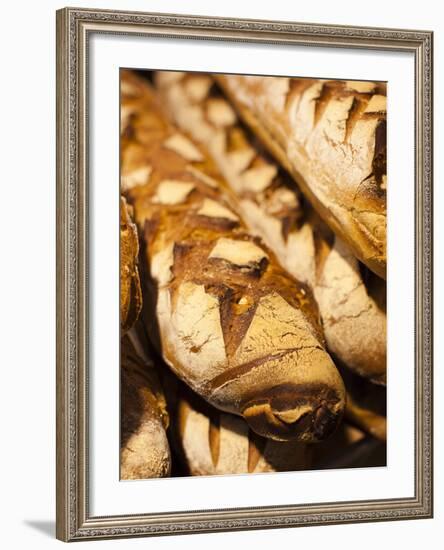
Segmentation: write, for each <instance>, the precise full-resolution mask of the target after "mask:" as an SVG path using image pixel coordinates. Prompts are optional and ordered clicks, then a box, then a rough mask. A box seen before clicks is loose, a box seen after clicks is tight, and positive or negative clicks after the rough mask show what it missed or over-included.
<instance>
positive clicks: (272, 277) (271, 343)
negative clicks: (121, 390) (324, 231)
mask: <svg viewBox="0 0 444 550" xmlns="http://www.w3.org/2000/svg"><path fill="white" fill-rule="evenodd" d="M122 77H123V78H124V79H129V80H131V79H137V77H135V75H132V74H130V73H128V72H122ZM122 100H123V103H125V97H124V96H123V98H122ZM144 118H146V119H147V120H148V121H149V124H150V125H151V127H154V128H156V132H151V133H148V132H147V131H146V129H145V128H144V126H143V123H142V119H144ZM157 119H158V120H157ZM178 135H180V134H179V132H178V131H177V130H176V129H175V128H173V127H172V126H170V125H169V123H168V122H167V119H166V117H165V115H164V114H163V111H162V107H161V106H160V104H159V102H158V99H157V97H156V96H155V94H154V92H153V90H152V89H151V88H150V87H149V85H147V84H146V85H145V87H144V91H143V93H142V94H141V95H140V110H139V111H138V110H137V109H135V110H134V112H133V114H132V118H131V120H130V122H129V126H128V130H127V132H126V134H125V136H126V137H125V139H122V164H123V165H125V160H126V155H127V154H128V151H131V148H134V147H137V146H138V145H139V144H141V143H143V149H144V151H143V155H141V156H140V158H139V162H140V165H144V164H148V165H149V166H151V167H152V173H151V176H150V179H149V182H148V183H147V184H145V185H143V186H138V187H133V188H132V189H130V190H129V192H128V198H129V200H130V201H131V203H132V204H133V205H134V209H135V218H136V221H137V224H138V226H139V228H140V230H141V232H142V235H143V237H144V241H145V253H144V260H143V261H144V262H145V263H146V268H147V269H148V272H149V273H150V275H151V279H150V281H149V285H150V286H149V291H151V292H154V293H155V298H154V300H152V301H153V303H154V307H155V313H156V317H157V324H158V333H159V342H158V345H159V349H160V351H161V352H162V355H163V357H164V359H165V360H166V362H167V363H168V364H169V366H170V367H171V368H172V370H173V371H174V372H175V373H176V374H177V375H178V376H179V377H181V378H182V379H183V380H184V381H185V382H186V383H187V384H188V385H190V386H191V388H193V389H194V390H195V391H196V392H197V393H199V394H200V395H201V396H203V397H204V398H205V399H206V400H208V401H209V402H210V403H211V404H213V405H215V406H216V407H218V408H220V409H222V410H224V411H227V412H232V413H235V414H238V415H243V416H245V418H246V419H247V421H248V422H249V423H250V426H252V427H253V429H254V430H255V431H257V432H258V433H259V434H262V435H265V436H266V437H271V438H274V439H282V440H286V439H299V440H304V441H313V440H320V439H323V438H324V437H327V436H328V435H329V434H330V433H331V431H332V430H333V429H334V428H335V426H336V425H337V423H338V422H339V421H340V419H341V416H342V412H343V408H344V400H345V394H344V387H343V383H342V379H341V377H340V375H339V373H338V371H337V370H336V367H335V366H334V364H333V362H332V360H331V358H330V357H329V355H328V354H327V353H326V351H325V349H324V347H323V336H322V330H321V327H320V324H319V314H318V311H317V308H316V304H315V302H314V300H313V297H312V294H311V292H310V290H309V289H308V287H306V286H305V285H303V284H301V283H299V282H298V281H296V280H295V279H293V278H291V277H290V276H289V275H288V274H287V273H286V272H285V271H284V270H283V269H282V268H281V267H280V266H279V264H278V263H277V261H276V259H275V257H274V255H273V254H272V253H271V252H270V251H269V250H268V249H267V248H266V247H265V245H264V244H263V243H262V241H261V240H260V239H259V238H256V237H253V236H251V235H250V234H249V233H248V231H247V229H246V227H245V224H244V222H243V221H242V219H241V217H240V216H239V220H238V221H235V220H233V219H230V218H232V217H233V216H229V217H228V218H223V217H219V216H214V217H213V216H202V215H199V214H198V212H199V210H200V209H202V208H205V201H206V200H208V199H209V200H212V201H215V202H217V203H218V204H220V205H221V206H223V207H224V208H227V209H228V210H230V211H232V212H233V214H234V215H235V216H236V217H238V212H236V208H235V207H234V206H233V204H235V201H234V200H233V197H232V195H231V193H230V191H229V189H228V188H227V185H226V183H225V182H224V181H223V179H222V176H221V175H220V173H219V172H218V171H217V169H216V167H215V165H214V164H213V162H212V161H211V159H210V157H208V155H207V154H206V153H205V152H204V151H203V149H201V148H200V147H199V146H197V145H195V144H194V143H192V142H191V140H190V138H189V137H186V140H188V141H189V142H190V143H192V145H193V148H195V149H196V150H198V151H199V155H194V159H195V160H191V159H190V158H189V157H190V154H189V153H188V151H190V150H191V148H188V149H187V152H184V150H180V147H179V148H177V146H175V150H172V149H171V147H165V142H167V143H169V144H170V145H171V142H170V141H169V140H170V139H171V136H178ZM175 140H176V145H177V137H175ZM179 141H180V140H179ZM180 143H182V141H180ZM134 158H135V156H134V155H133V156H132V159H133V160H134ZM190 165H191V166H193V168H194V169H195V170H198V171H200V172H202V173H204V174H205V175H207V176H208V177H209V178H211V181H216V182H217V183H218V186H217V188H216V187H211V186H209V185H207V184H206V183H205V182H204V181H203V180H202V179H199V178H198V177H196V176H194V175H193V173H192V171H191V172H190V170H189V167H190ZM137 167H138V166H137V163H135V165H134V166H133V168H137ZM165 180H174V181H181V182H188V183H191V182H192V183H193V185H194V189H193V190H192V191H191V192H189V193H188V194H187V195H186V196H185V198H184V200H183V202H179V203H177V204H170V203H168V204H162V203H160V202H158V201H157V200H156V197H157V196H158V189H159V185H160V184H161V182H162V181H165ZM206 204H207V205H208V203H206ZM235 245H237V246H238V248H239V250H242V251H243V256H242V254H240V253H239V252H237V253H236V251H235ZM212 254H213V256H212ZM246 260H247V261H246ZM147 290H148V289H147ZM258 311H259V312H260V313H259V316H258V315H257V312H258ZM261 312H263V313H261ZM277 312H278V313H277ZM276 313H277V314H276ZM275 314H276V315H275ZM267 315H269V317H268V321H266V322H263V321H262V320H261V318H262V316H264V318H266V316H267ZM285 316H288V317H291V316H293V317H292V319H291V320H292V326H291V327H289V326H288V324H286V323H285V321H284V320H283V319H285V318H286V317H285ZM245 341H246V342H251V344H252V345H254V347H255V348H256V349H255V350H252V349H250V348H249V347H248V346H247V347H245V346H243V343H244V342H245ZM277 343H278V345H276V344H277ZM276 349H278V350H279V351H278V352H277V351H276ZM233 369H234V370H233ZM235 369H238V370H237V371H236V370H235ZM253 372H254V377H253V378H254V380H252V379H251V377H252V373H253ZM224 373H226V374H227V380H226V382H224V383H223V384H220V385H218V387H217V388H216V387H212V383H213V382H214V380H215V379H216V380H217V379H218V378H217V377H221V376H223V375H224ZM228 378H230V380H228ZM218 380H220V378H219V379H218Z"/></svg>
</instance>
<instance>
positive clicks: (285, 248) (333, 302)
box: [155, 72, 386, 383]
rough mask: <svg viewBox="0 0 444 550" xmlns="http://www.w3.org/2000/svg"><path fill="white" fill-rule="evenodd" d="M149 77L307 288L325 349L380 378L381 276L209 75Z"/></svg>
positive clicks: (250, 220)
mask: <svg viewBox="0 0 444 550" xmlns="http://www.w3.org/2000/svg"><path fill="white" fill-rule="evenodd" d="M155 82H156V86H157V88H158V89H159V91H160V93H161V95H162V99H163V101H164V104H165V105H166V106H167V108H168V112H169V113H170V115H171V117H172V118H173V119H174V121H175V123H176V124H177V125H178V126H179V127H180V128H181V129H183V130H185V131H187V132H189V133H190V134H191V135H192V136H193V138H194V139H196V140H198V141H199V142H200V143H201V144H203V145H205V146H206V147H207V148H208V150H209V152H210V153H211V155H212V156H213V158H214V159H215V161H216V163H217V165H218V168H219V169H220V170H221V172H222V173H223V175H224V177H225V179H226V181H227V182H228V183H229V185H230V187H231V188H232V190H233V191H234V192H235V194H236V196H237V199H238V204H239V207H240V208H241V210H242V215H243V218H244V220H245V221H246V223H247V224H248V227H249V229H250V230H251V231H253V232H254V233H256V234H258V235H260V236H261V237H262V239H263V240H264V241H265V243H266V244H267V245H268V247H270V248H271V249H272V250H273V251H274V252H275V254H276V256H277V258H278V260H279V262H280V263H281V264H282V265H283V266H284V267H285V268H286V269H287V271H289V272H290V273H291V274H292V275H293V276H294V277H296V278H297V279H298V280H300V281H302V282H305V283H307V284H308V285H310V287H311V288H312V289H313V290H314V293H315V297H316V299H317V302H318V304H319V309H320V313H321V316H322V320H323V325H324V331H325V337H326V340H327V344H328V347H329V349H330V350H331V351H332V352H333V353H334V354H335V355H336V356H337V357H338V358H339V360H340V361H342V362H343V363H344V364H346V365H347V366H348V367H349V368H351V369H352V370H354V371H355V372H357V373H359V374H360V375H361V376H365V377H367V378H370V379H371V380H373V381H375V382H378V383H385V376H386V312H385V288H386V287H385V281H383V280H381V279H379V278H378V277H376V276H375V275H373V273H372V272H370V271H369V270H368V269H367V268H365V267H364V266H363V265H362V264H359V262H358V261H357V260H356V258H355V256H354V255H353V253H352V252H351V249H350V248H349V247H348V246H347V245H346V244H345V243H344V242H343V241H342V240H341V239H339V238H338V237H336V236H335V235H334V234H333V233H332V232H331V231H330V230H329V229H328V227H327V226H326V225H325V224H323V222H322V221H321V220H320V218H319V217H318V216H317V215H316V213H315V212H314V211H313V209H312V208H311V206H310V204H309V203H308V202H307V201H306V200H304V197H303V196H302V195H301V193H300V191H299V190H298V188H297V186H296V185H295V183H294V181H293V180H292V179H291V178H290V176H289V175H288V174H287V172H285V171H284V170H283V169H282V168H280V166H279V165H278V164H277V162H276V161H274V160H273V159H272V158H271V157H270V156H269V155H268V154H267V153H266V152H265V150H264V147H263V146H262V144H260V143H259V142H258V140H257V139H255V137H254V135H252V134H251V132H248V130H247V129H246V128H245V127H244V126H243V125H242V124H241V123H240V121H239V118H238V115H237V113H236V112H235V111H234V110H233V108H232V107H231V105H230V103H229V102H228V101H227V99H226V98H224V97H223V96H222V95H221V93H220V90H218V87H217V86H215V82H214V79H213V78H212V77H211V75H207V74H199V73H174V72H157V73H156V74H155Z"/></svg>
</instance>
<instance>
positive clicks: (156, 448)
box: [120, 331, 171, 479]
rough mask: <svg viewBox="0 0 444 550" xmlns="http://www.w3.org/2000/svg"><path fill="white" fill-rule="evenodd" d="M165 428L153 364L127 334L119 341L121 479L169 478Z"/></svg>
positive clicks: (169, 456) (134, 338)
mask: <svg viewBox="0 0 444 550" xmlns="http://www.w3.org/2000/svg"><path fill="white" fill-rule="evenodd" d="M167 427H168V413H167V409H166V401H165V396H164V394H163V391H162V388H161V386H160V382H159V379H158V377H157V374H156V372H155V369H154V364H153V361H152V359H151V358H149V357H147V356H146V350H142V348H141V347H140V344H138V342H137V337H136V336H135V334H134V333H133V332H132V331H130V333H129V335H126V336H124V337H123V339H122V341H121V438H120V477H121V479H148V478H153V477H165V476H168V475H169V474H170V471H171V454H170V448H169V444H168V440H167V436H166V431H165V430H166V428H167Z"/></svg>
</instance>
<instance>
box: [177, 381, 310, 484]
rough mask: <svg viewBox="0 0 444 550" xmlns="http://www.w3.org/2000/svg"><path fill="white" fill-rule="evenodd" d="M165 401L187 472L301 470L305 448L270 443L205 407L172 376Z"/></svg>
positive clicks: (235, 419)
mask: <svg viewBox="0 0 444 550" xmlns="http://www.w3.org/2000/svg"><path fill="white" fill-rule="evenodd" d="M172 382H173V383H172V384H170V388H171V386H174V388H173V389H172V391H170V395H168V393H167V398H168V403H169V404H170V403H171V415H172V418H173V420H174V422H173V423H172V427H171V431H172V434H173V435H172V439H173V442H174V443H173V445H174V444H175V447H176V449H177V452H178V456H180V458H181V460H182V461H183V463H184V465H185V467H186V469H187V471H188V472H189V474H190V475H218V474H219V475H221V474H247V473H256V474H257V473H265V472H286V471H297V470H305V469H307V468H308V467H309V465H310V456H311V450H310V448H309V446H308V445H305V444H304V443H300V442H298V441H274V440H272V439H265V438H262V437H260V436H258V435H256V434H255V433H254V432H252V431H251V430H250V429H249V427H248V424H247V423H246V422H245V420H243V419H242V418H240V417H239V416H235V415H232V414H229V413H224V412H221V411H219V410H218V409H215V408H214V407H211V405H209V404H208V403H207V402H206V401H204V400H203V399H201V398H200V397H199V396H198V395H197V394H195V393H194V392H192V391H191V390H190V389H189V388H188V387H187V386H185V384H182V383H180V382H179V381H178V379H177V378H174V380H173V381H172Z"/></svg>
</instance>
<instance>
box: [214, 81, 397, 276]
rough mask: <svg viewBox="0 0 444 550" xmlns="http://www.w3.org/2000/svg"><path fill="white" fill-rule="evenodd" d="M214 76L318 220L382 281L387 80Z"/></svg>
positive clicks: (383, 262)
mask: <svg viewBox="0 0 444 550" xmlns="http://www.w3.org/2000/svg"><path fill="white" fill-rule="evenodd" d="M216 78H217V80H218V82H219V84H220V85H221V86H222V87H223V89H224V90H225V92H226V93H227V95H228V96H229V97H230V99H231V100H232V101H233V103H234V104H235V105H236V108H237V110H238V111H239V113H240V114H241V116H242V117H243V118H244V120H245V122H246V123H247V124H248V125H249V126H250V127H251V128H252V129H253V130H254V132H255V133H256V135H258V136H259V137H260V138H261V139H262V140H263V142H264V143H265V145H266V146H267V147H268V148H269V150H270V151H271V153H272V154H273V155H275V156H276V157H277V159H278V160H279V161H280V162H281V163H282V165H283V166H284V167H285V168H286V169H287V170H288V171H289V172H290V173H291V174H292V175H293V176H294V177H295V179H296V181H297V182H298V184H299V185H300V186H301V189H302V191H303V192H304V194H305V195H306V196H307V198H308V199H309V200H310V202H311V203H312V204H313V205H314V207H315V209H316V210H317V212H318V214H319V215H320V216H321V218H322V219H323V220H324V221H325V222H326V223H327V224H328V225H329V226H330V227H331V229H332V230H333V231H334V232H335V233H336V234H337V235H338V236H339V237H340V238H341V239H342V240H343V241H345V242H346V243H347V244H348V246H349V247H350V248H351V250H352V251H353V253H354V254H355V255H356V256H357V257H358V258H359V259H360V260H361V261H362V262H363V263H365V264H366V265H367V266H368V267H369V268H370V269H371V270H373V271H374V272H375V273H376V274H377V275H379V276H380V277H383V278H385V273H386V185H387V176H386V173H387V170H386V89H385V85H384V84H377V83H372V82H346V81H331V80H313V79H306V78H282V77H263V76H241V75H218V76H217V77H216Z"/></svg>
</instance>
